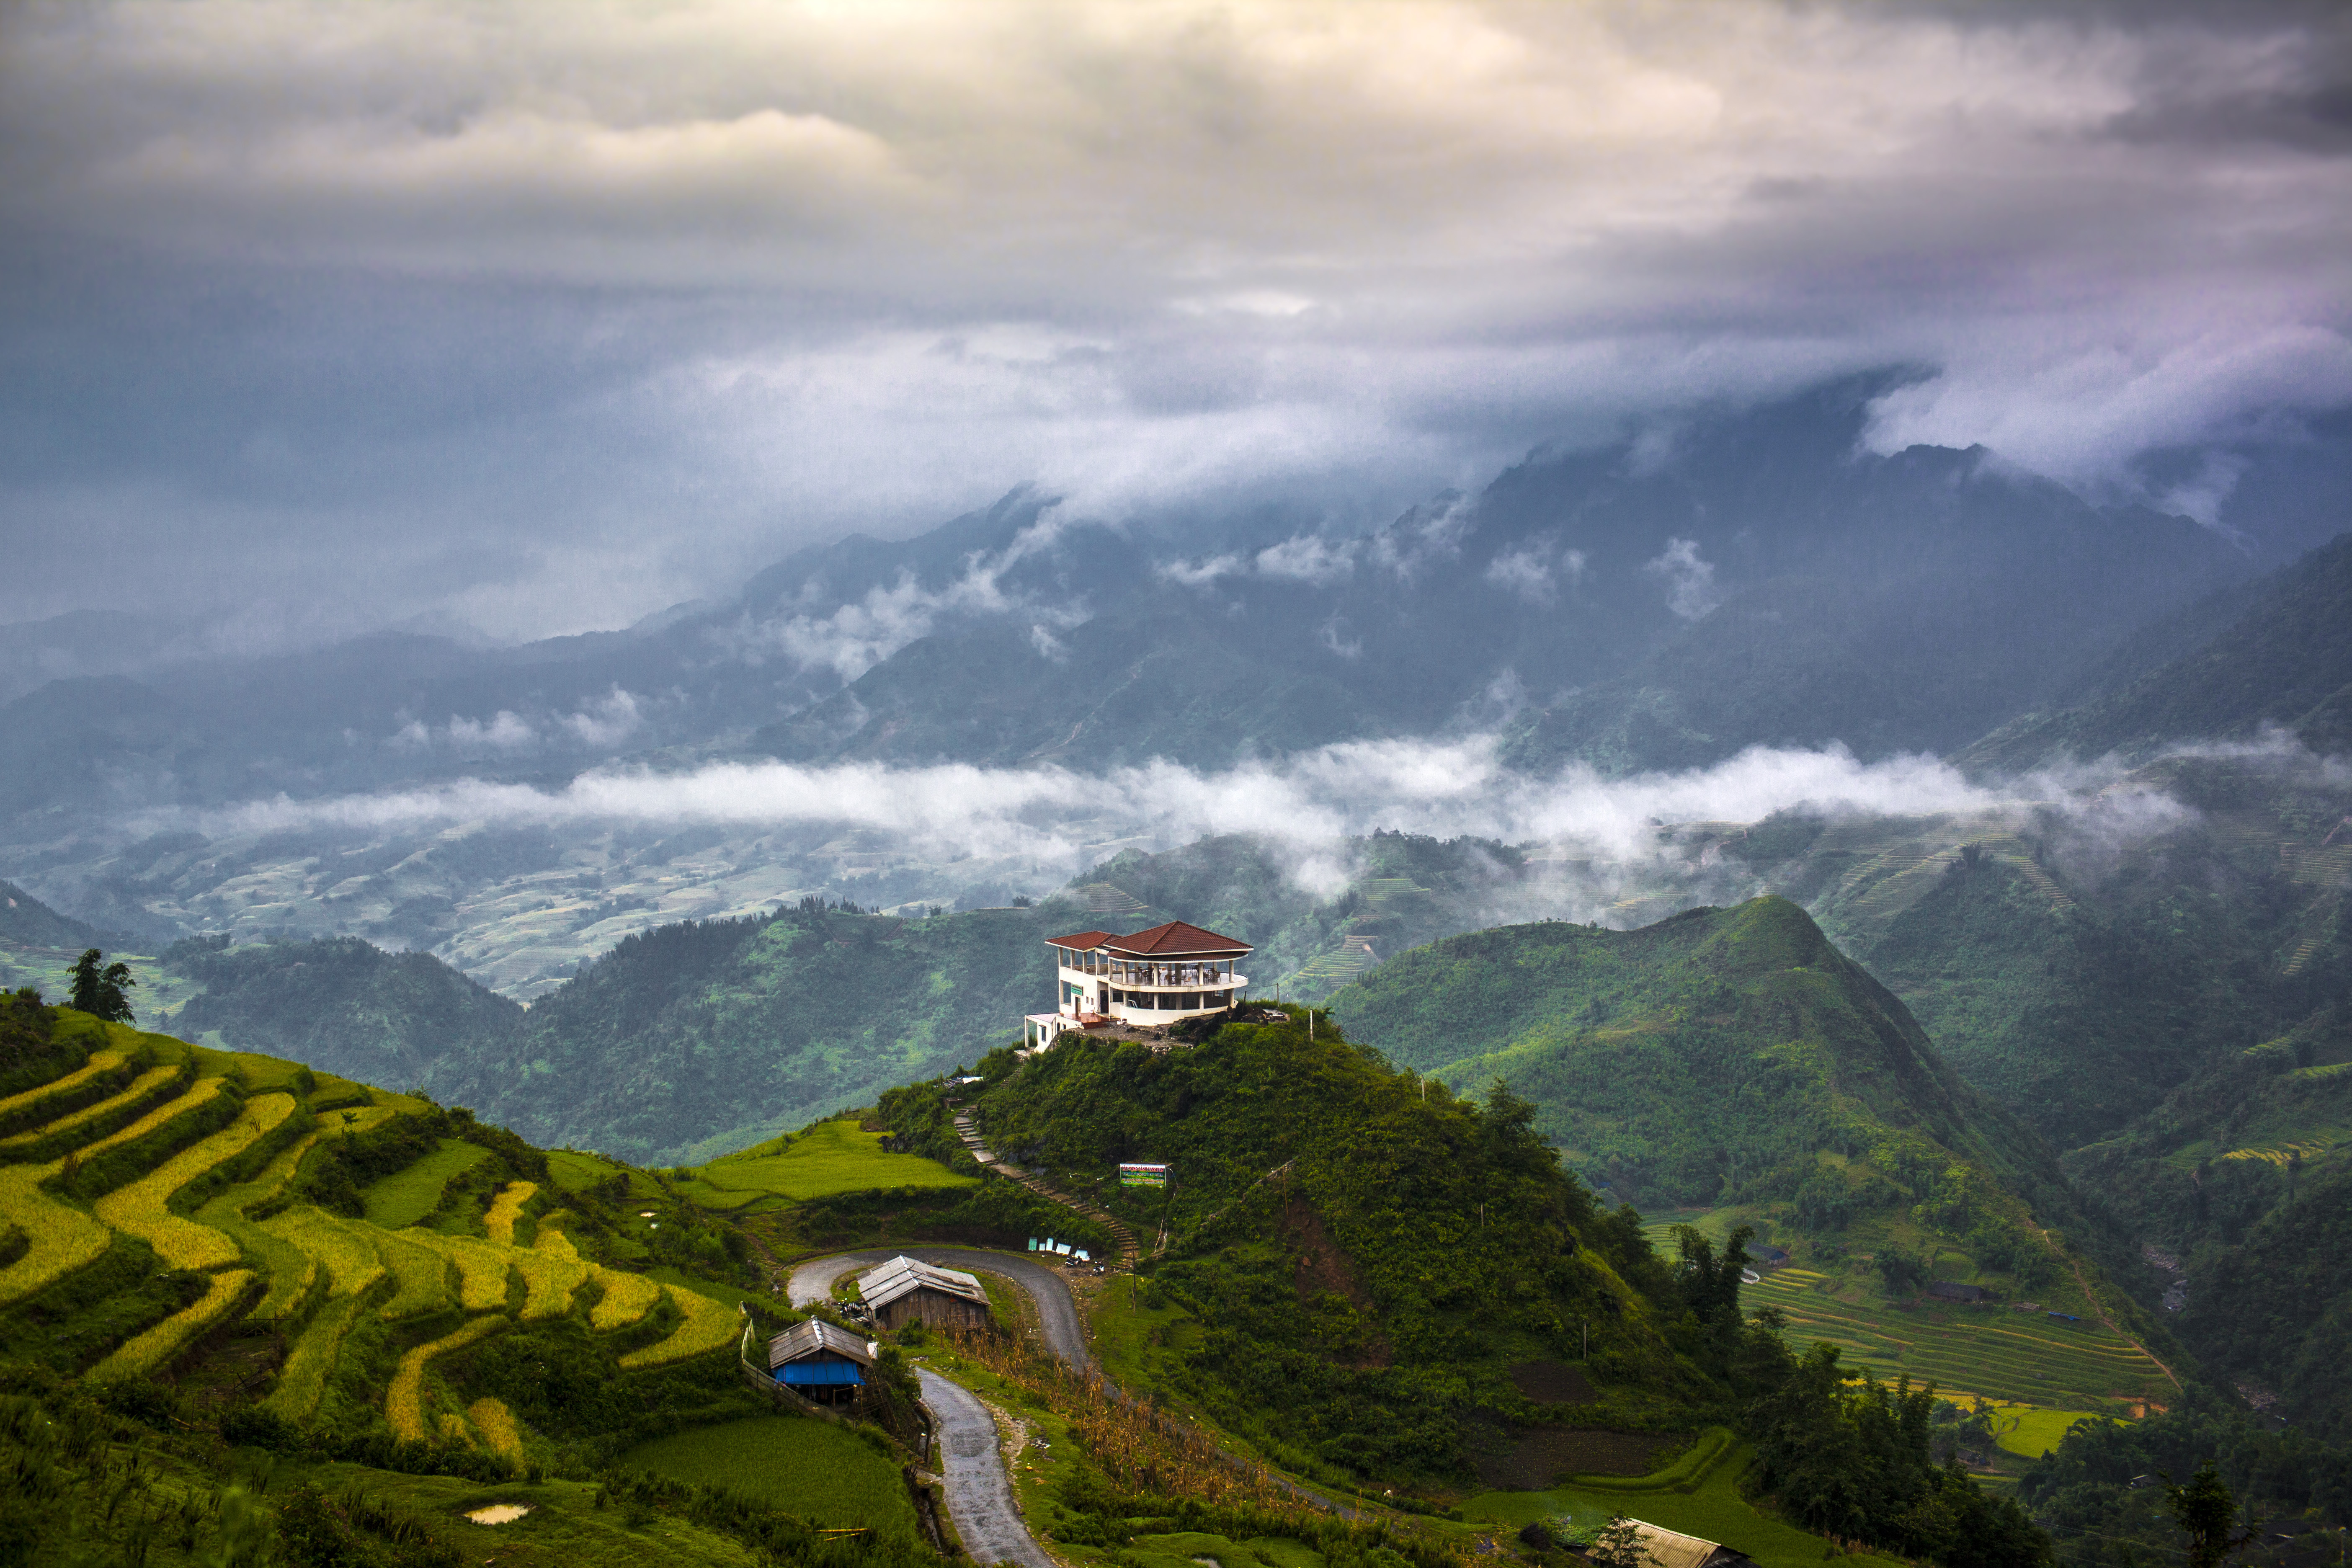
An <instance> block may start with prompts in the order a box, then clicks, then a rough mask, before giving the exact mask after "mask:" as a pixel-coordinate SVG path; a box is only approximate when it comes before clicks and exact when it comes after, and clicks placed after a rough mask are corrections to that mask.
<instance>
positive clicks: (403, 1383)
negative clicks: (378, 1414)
mask: <svg viewBox="0 0 2352 1568" xmlns="http://www.w3.org/2000/svg"><path fill="white" fill-rule="evenodd" d="M506 1326H507V1321H506V1320H505V1319H504V1318H476V1319H475V1320H474V1321H472V1322H470V1323H467V1325H466V1326H465V1327H464V1328H462V1329H459V1330H457V1331H456V1332H454V1333H447V1334H444V1335H442V1336H441V1337H440V1338H439V1339H437V1340H432V1341H428V1342H426V1343H424V1344H421V1345H418V1346H417V1347H416V1348H415V1350H412V1351H410V1352H408V1353H407V1354H406V1355H404V1356H402V1357H401V1358H400V1370H399V1371H398V1372H396V1373H393V1376H392V1389H391V1392H389V1393H388V1394H385V1395H384V1401H383V1415H384V1419H385V1420H386V1421H388V1422H390V1423H391V1425H392V1432H393V1436H395V1437H402V1438H405V1439H407V1440H408V1441H410V1442H418V1443H421V1442H423V1441H424V1440H425V1366H426V1365H427V1364H428V1363H431V1361H432V1360H433V1358H434V1357H435V1356H437V1355H442V1354H445V1353H446V1352H450V1351H454V1350H462V1349H464V1348H465V1347H466V1346H467V1345H470V1344H473V1343H475V1342H477V1341H479V1340H486V1339H488V1338H489V1336H490V1335H492V1334H495V1333H497V1332H498V1331H499V1330H501V1329H503V1328H505V1327H506Z"/></svg>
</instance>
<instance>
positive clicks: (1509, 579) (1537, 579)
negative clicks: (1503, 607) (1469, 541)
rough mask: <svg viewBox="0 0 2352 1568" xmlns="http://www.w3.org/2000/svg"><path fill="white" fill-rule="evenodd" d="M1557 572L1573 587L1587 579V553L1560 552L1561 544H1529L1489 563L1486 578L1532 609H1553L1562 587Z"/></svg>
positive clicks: (1536, 541) (1542, 540)
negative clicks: (1585, 577) (1574, 583)
mask: <svg viewBox="0 0 2352 1568" xmlns="http://www.w3.org/2000/svg"><path fill="white" fill-rule="evenodd" d="M1555 572H1558V573H1559V574H1563V575H1565V576H1566V577H1567V579H1568V580H1569V581H1570V582H1571V583H1572V582H1574V581H1575V580H1576V579H1577V578H1579V577H1581V576H1582V575H1584V552H1583V551H1581V550H1566V551H1563V550H1560V549H1559V542H1558V541H1557V540H1549V539H1534V540H1529V541H1528V542H1526V543H1524V544H1521V545H1519V546H1517V548H1515V549H1512V550H1507V551H1505V552H1503V553H1502V554H1500V555H1497V556H1496V557H1495V559H1494V560H1492V561H1490V562H1488V563H1486V581H1487V582H1489V583H1492V584H1495V586H1496V587H1497V588H1501V589H1504V590H1505V591H1507V592H1508V593H1512V594H1516V595H1518V596H1519V597H1520V598H1522V599H1524V600H1526V601H1527V602H1528V604H1530V605H1536V606H1537V607H1538V608H1542V609H1549V607H1550V606H1551V605H1554V604H1556V603H1558V602H1559V587H1560V584H1559V578H1558V577H1556V576H1555V575H1554V573H1555Z"/></svg>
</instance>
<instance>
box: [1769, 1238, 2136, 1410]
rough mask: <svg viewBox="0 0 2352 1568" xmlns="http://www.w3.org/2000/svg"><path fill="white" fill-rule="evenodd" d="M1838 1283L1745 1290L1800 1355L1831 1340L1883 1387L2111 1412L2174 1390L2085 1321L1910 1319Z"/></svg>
mask: <svg viewBox="0 0 2352 1568" xmlns="http://www.w3.org/2000/svg"><path fill="white" fill-rule="evenodd" d="M1837 1287H1838V1281H1836V1280H1834V1279H1826V1278H1824V1277H1823V1276H1822V1275H1820V1274H1816V1273H1814V1272H1812V1271H1811V1270H1810V1269H1805V1268H1782V1269H1780V1270H1778V1271H1777V1272H1775V1273H1772V1274H1769V1275H1767V1276H1765V1279H1764V1282H1763V1283H1762V1284H1760V1285H1749V1286H1748V1287H1746V1288H1745V1289H1743V1290H1742V1292H1741V1296H1740V1300H1741V1303H1742V1305H1744V1306H1749V1307H1760V1306H1766V1305H1770V1306H1775V1307H1778V1308H1780V1310H1782V1311H1784V1312H1786V1313H1787V1314H1788V1317H1789V1327H1788V1338H1789V1341H1790V1343H1791V1344H1792V1345H1794V1346H1796V1347H1797V1348H1799V1349H1802V1348H1804V1347H1805V1346H1807V1345H1810V1344H1811V1343H1812V1342H1815V1341H1819V1340H1827V1341H1829V1342H1832V1343H1833V1344H1836V1345H1839V1346H1841V1347H1842V1348H1843V1349H1844V1350H1845V1352H1846V1355H1845V1357H1844V1360H1845V1363H1846V1364H1847V1365H1849V1366H1852V1367H1853V1369H1854V1370H1856V1371H1857V1372H1860V1371H1867V1372H1869V1373H1872V1374H1873V1375H1874V1376H1877V1377H1881V1378H1893V1377H1895V1376H1898V1375H1900V1374H1903V1373H1909V1374H1910V1377H1911V1380H1912V1381H1913V1382H1914V1383H1925V1382H1933V1383H1934V1384H1936V1385H1937V1387H1938V1388H1941V1389H1943V1390H1945V1391H1947V1392H1950V1393H1956V1394H1982V1395H1983V1396H1984V1397H1985V1398H1987V1399H1998V1400H2003V1401H2006V1402H2010V1403H2015V1404H2023V1405H2072V1406H2074V1407H2075V1408H2078V1409H2084V1410H2105V1409H2106V1408H2108V1407H2109V1406H2110V1405H2111V1404H2112V1403H2114V1402H2116V1401H2123V1400H2140V1399H2149V1398H2162V1397H2163V1396H2164V1395H2165V1394H2167V1393H2168V1392H2169V1391H2170V1389H2171V1384H2170V1383H2169V1382H2168V1380H2167V1379H2166V1378H2165V1375H2164V1373H2161V1372H2159V1371H2158V1369H2157V1365H2156V1363H2155V1362H2153V1361H2152V1360H2150V1359H2149V1358H2148V1356H2147V1352H2145V1351H2142V1350H2140V1349H2138V1348H2137V1346H2135V1345H2133V1344H2131V1343H2130V1342H2127V1341H2126V1340H2125V1339H2124V1338H2123V1337H2122V1336H2120V1335H2118V1334H2116V1333H2114V1332H2112V1331H2109V1330H2107V1329H2105V1328H2103V1327H2101V1326H2100V1325H2099V1324H2097V1323H2095V1322H2092V1321H2088V1320H2087V1318H2086V1320H2085V1321H2084V1322H2082V1323H2080V1324H2065V1325H2061V1324H2058V1323H2056V1322H2053V1321H2051V1320H2050V1319H2047V1318H2044V1317H2042V1316H2039V1315H2038V1314H2037V1315H2035V1316H2032V1317H2027V1316H2023V1315H2021V1314H2019V1313H2016V1312H2011V1311H2006V1310H2001V1309H2000V1308H1998V1307H1993V1308H1984V1307H1976V1308H1941V1307H1920V1308H1917V1309H1915V1310H1911V1311H1903V1310H1897V1309H1895V1308H1892V1307H1887V1306H1883V1305H1880V1304H1878V1303H1876V1302H1872V1301H1853V1300H1845V1299H1844V1298H1843V1296H1841V1295H1838V1294H1834V1293H1832V1292H1834V1291H1835V1290H1836V1289H1837Z"/></svg>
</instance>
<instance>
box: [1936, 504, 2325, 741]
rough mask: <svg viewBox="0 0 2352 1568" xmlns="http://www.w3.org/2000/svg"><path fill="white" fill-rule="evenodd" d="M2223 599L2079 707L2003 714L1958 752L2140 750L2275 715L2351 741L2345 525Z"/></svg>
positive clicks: (2301, 732)
mask: <svg viewBox="0 0 2352 1568" xmlns="http://www.w3.org/2000/svg"><path fill="white" fill-rule="evenodd" d="M2224 602H2225V603H2228V604H2230V605H2233V606H2235V605H2241V604H2242V613H2241V614H2240V615H2239V616H2237V617H2236V618H2235V619H2234V620H2232V621H2231V622H2230V624H2229V625H2228V626H2224V627H2222V628H2221V630H2219V631H2218V632H2216V633H2214V634H2213V635H2211V636H2210V637H2207V638H2205V639H2204V640H2203V641H2201V642H2200V644H2199V646H2197V647H2194V648H2192V649H2190V650H2189V651H2188V652H2186V653H2183V654H2181V655H2180V656H2179V658H2174V659H2172V660H2170V661H2169V662H2168V663H2166V664H2164V665H2161V666H2159V667H2158V668H2155V669H2152V670H2149V671H2148V672H2147V673H2146V674H2145V675H2142V676H2140V677H2138V678H2137V679H2134V680H2132V681H2131V682H2130V683H2129V684H2128V685H2126V686H2124V687H2123V688H2122V689H2119V690H2116V691H2113V692H2110V693H2107V694H2105V695H2103V696H2100V697H2098V698H2096V699H2095V700H2092V701H2090V702H2088V703H2086V704H2084V705H2083V706H2081V707H2077V708H2074V709H2070V710H2064V711H2061V712H2056V713H2047V714H2035V715H2032V716H2030V717H2027V718H2022V719H2020V720H2018V721H2014V722H2012V723H2011V724H2008V725H2006V726H2004V727H2003V728H2001V729H2000V730H1998V731H1995V732H1994V733H1992V734H1991V735H1990V736H1988V737H1986V738H1985V739H1984V740H1983V741H1981V742H1978V743H1977V744H1976V745H1974V746H1972V747H1970V748H1969V750H1968V752H1965V753H1964V760H1965V761H1967V762H1969V763H1972V764H1973V765H1975V766H1978V767H1981V768H1985V769H2019V768H2025V767H2031V766H2033V765H2036V764H2038V763H2043V762H2046V761H2051V760H2054V759H2057V758H2061V757H2080V758H2092V757H2097V756H2101V755H2104V754H2105V753H2106V752H2121V753H2123V754H2124V755H2126V756H2128V757H2134V758H2138V757H2145V756H2147V755H2150V754H2151V753H2153V752H2155V751H2157V750H2158V749H2159V748H2161V747H2162V746H2164V745H2165V744H2167V743H2168V742H2187V741H2231V740H2247V739H2251V738H2252V737H2253V736H2255V735H2256V734H2258V733H2260V732H2261V731H2263V730H2264V729H2267V728H2270V727H2272V726H2278V727H2282V728H2284V729H2286V730H2289V731H2293V732H2294V734H2295V735H2297V736H2298V737H2299V738H2300V739H2301V740H2302V741H2303V742H2304V743H2305V745H2307V746H2309V747H2311V748H2312V749H2313V750H2314V751H2315V752H2322V753H2327V752H2340V751H2344V750H2346V749H2347V748H2352V534H2346V535H2343V536H2342V537H2340V538H2338V539H2336V541H2334V542H2332V543H2328V544H2325V545H2322V546H2321V547H2320V548H2319V549H2317V550H2315V551H2313V552H2311V553H2310V554H2308V555H2306V556H2305V557H2304V558H2303V559H2302V560H2300V561H2297V562H2296V563H2294V564H2293V565H2291V566H2287V567H2284V568H2283V569H2281V570H2280V571H2278V572H2276V573H2273V574H2272V575H2271V576H2270V577H2269V578H2268V579H2266V580H2265V581H2264V582H2263V583H2262V584H2259V586H2258V587H2257V589H2256V591H2255V592H2253V593H2252V595H2243V594H2239V595H2228V596H2227V597H2226V599H2225V601H2224ZM2193 617H2194V612H2190V613H2189V618H2193Z"/></svg>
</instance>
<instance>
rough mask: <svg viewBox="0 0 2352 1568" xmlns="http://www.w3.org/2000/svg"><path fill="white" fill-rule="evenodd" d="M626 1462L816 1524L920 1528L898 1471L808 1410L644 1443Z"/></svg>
mask: <svg viewBox="0 0 2352 1568" xmlns="http://www.w3.org/2000/svg"><path fill="white" fill-rule="evenodd" d="M621 1463H622V1464H623V1465H624V1466H626V1467H630V1468H635V1469H643V1470H651V1471H653V1472H654V1473H655V1474H656V1475H662V1476H669V1477H671V1478H673V1479H677V1480H681V1481H709V1482H712V1483H714V1484H717V1485H720V1486H728V1487H732V1488H734V1489H736V1490H737V1491H740V1492H742V1493H743V1494H745V1495H746V1496H748V1497H754V1498H757V1499H759V1500H761V1502H764V1503H766V1504H768V1505H769V1506H770V1507H772V1508H778V1509H782V1510H783V1511H784V1512H786V1513H791V1514H797V1515H799V1516H800V1517H801V1518H803V1519H805V1520H807V1521H810V1522H811V1523H814V1524H817V1525H824V1526H831V1527H835V1528H841V1529H848V1528H852V1527H855V1526H858V1525H864V1526H866V1527H869V1528H871V1529H876V1530H885V1531H894V1532H895V1531H904V1532H906V1533H908V1534H912V1533H913V1532H914V1530H915V1510H914V1506H913V1504H911V1503H910V1502H908V1499H907V1488H906V1483H905V1482H904V1481H902V1480H901V1479H899V1476H898V1466H897V1465H895V1464H893V1463H892V1462H891V1461H890V1460H889V1459H887V1458H884V1457H883V1456H882V1455H881V1454H879V1453H877V1451H876V1450H874V1449H873V1448H870V1447H867V1446H866V1444H865V1443H864V1442H863V1441H862V1440H860V1439H859V1438H858V1437H857V1436H856V1435H855V1434H854V1433H851V1432H848V1431H846V1430H845V1429H843V1428H842V1427H839V1426H834V1425H832V1424H831V1423H830V1422H825V1421H819V1420H816V1419H814V1417H811V1416H805V1415H772V1416H762V1417H760V1418H758V1419H755V1420H751V1421H730V1422H729V1423H727V1424H726V1425H724V1426H704V1427H699V1428H698V1429H696V1430H693V1431H689V1432H677V1433H673V1434H671V1435H670V1436H667V1437H660V1438H656V1439H655V1440H654V1441H653V1442H650V1443H645V1444H641V1445H639V1446H638V1447H635V1448H632V1449H630V1450H629V1451H628V1452H627V1453H625V1454H624V1455H622V1456H621Z"/></svg>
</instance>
